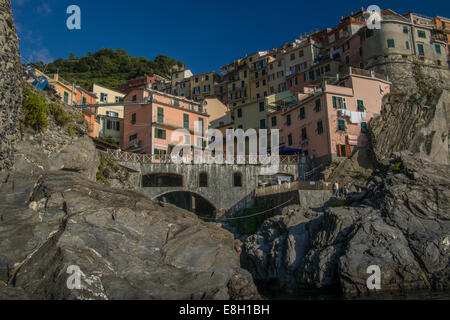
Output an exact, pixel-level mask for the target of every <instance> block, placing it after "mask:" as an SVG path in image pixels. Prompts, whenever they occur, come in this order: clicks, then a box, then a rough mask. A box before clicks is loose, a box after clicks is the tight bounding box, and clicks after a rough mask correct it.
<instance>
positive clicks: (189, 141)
mask: <svg viewBox="0 0 450 320" xmlns="http://www.w3.org/2000/svg"><path fill="white" fill-rule="evenodd" d="M184 144H191V136H188V135H185V136H184Z"/></svg>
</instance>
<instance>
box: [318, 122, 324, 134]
mask: <svg viewBox="0 0 450 320" xmlns="http://www.w3.org/2000/svg"><path fill="white" fill-rule="evenodd" d="M317 134H323V121H322V120H320V121H319V122H317Z"/></svg>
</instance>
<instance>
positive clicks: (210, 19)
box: [12, 0, 450, 73]
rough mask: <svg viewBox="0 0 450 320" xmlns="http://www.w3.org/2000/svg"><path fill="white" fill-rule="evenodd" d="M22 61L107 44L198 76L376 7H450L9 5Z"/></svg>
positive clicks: (20, 0)
mask: <svg viewBox="0 0 450 320" xmlns="http://www.w3.org/2000/svg"><path fill="white" fill-rule="evenodd" d="M12 3H13V12H14V18H15V22H16V26H17V29H18V33H19V37H20V38H21V42H20V47H21V53H22V57H23V58H24V60H25V61H39V60H42V61H45V62H49V61H53V60H54V59H57V58H67V57H68V56H69V54H70V52H74V53H75V55H76V56H84V55H86V54H87V52H88V51H92V52H94V51H96V50H98V49H100V48H103V47H107V48H109V47H112V48H123V49H125V50H127V51H128V53H129V54H131V55H132V56H145V57H147V58H149V59H153V58H154V57H155V56H156V55H158V54H163V55H167V56H169V57H172V58H173V59H175V60H181V61H183V62H184V63H185V64H186V66H187V68H190V69H191V70H192V71H193V72H194V73H202V72H207V71H212V70H215V71H219V68H220V67H221V66H223V65H225V64H227V63H229V62H231V61H233V60H234V59H238V58H240V57H243V56H245V55H247V54H251V53H253V52H256V51H262V50H266V49H270V48H274V47H277V46H280V45H282V44H283V43H285V42H287V41H292V40H294V39H295V38H297V37H298V36H299V35H300V34H301V33H308V32H311V31H314V30H319V29H323V28H325V27H333V26H336V25H337V24H338V23H339V19H340V17H341V16H346V15H348V14H349V13H350V12H351V11H354V12H356V11H358V10H359V9H360V8H361V7H364V8H367V7H368V6H369V5H371V4H376V5H378V6H379V7H381V8H382V9H386V8H391V9H393V10H394V11H396V12H398V13H407V12H409V11H413V12H418V13H422V14H425V15H428V16H436V15H439V16H447V17H448V16H450V3H449V2H447V3H445V1H441V0H429V1H418V0H409V1H404V0H401V1H378V0H371V1H354V0H341V1H326V0H321V1H291V0H278V1H266V0H240V1H235V0H223V1H218V0H208V1H206V0H183V1H178V0H171V1H167V0H166V1H156V0H128V1H122V0H120V1H116V0H69V1H67V0H12ZM72 4H76V5H78V6H79V7H80V8H81V15H82V17H81V20H82V21H81V23H82V26H81V27H82V29H81V30H72V31H71V30H68V29H67V27H66V20H67V18H68V16H69V15H68V14H67V13H66V9H67V7H68V6H69V5H72Z"/></svg>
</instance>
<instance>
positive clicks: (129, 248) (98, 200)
mask: <svg viewBox="0 0 450 320" xmlns="http://www.w3.org/2000/svg"><path fill="white" fill-rule="evenodd" d="M24 180H25V177H24V176H19V175H17V176H11V177H10V179H9V182H8V183H6V184H4V185H3V187H2V189H1V190H0V198H2V199H3V198H5V199H10V201H8V203H7V205H3V207H2V211H1V212H2V213H1V215H2V217H1V222H0V281H3V282H4V283H7V284H8V285H9V287H8V288H11V290H18V289H19V290H23V292H25V293H26V295H27V296H28V297H29V298H32V299H230V298H233V299H243V298H245V299H254V298H258V297H259V295H258V293H257V290H256V287H255V286H254V284H253V280H252V278H251V275H250V274H249V273H248V272H246V271H244V270H242V269H240V267H239V258H238V254H237V253H236V251H235V249H234V238H233V236H232V235H231V234H230V233H229V232H227V231H225V230H223V229H221V228H219V227H217V226H214V225H212V224H208V223H204V222H202V221H201V220H200V219H198V217H197V216H195V215H194V214H191V213H189V212H186V211H184V210H181V209H174V208H162V207H160V206H158V205H157V204H155V203H154V202H152V201H150V200H148V199H147V198H145V197H144V196H142V195H139V194H137V193H134V192H131V191H123V190H113V189H110V188H107V187H103V186H101V185H98V184H96V183H94V182H90V181H88V180H86V179H85V177H83V176H82V175H80V174H78V173H70V172H50V173H47V174H44V175H42V176H40V177H38V178H36V179H35V181H36V182H35V183H34V184H32V185H33V186H35V187H34V188H29V186H28V185H27V184H25V183H24ZM31 180H32V179H31ZM13 183H14V184H15V188H12V187H11V185H12V184H13ZM12 194H14V195H15V196H12ZM27 198H28V201H25V199H27ZM72 265H75V266H79V267H80V269H81V271H82V286H83V289H82V290H69V289H68V288H67V285H66V283H67V280H68V277H69V276H70V275H69V274H68V273H67V269H68V267H69V266H72ZM17 288H18V289H17ZM4 290H5V289H4ZM11 294H13V293H11Z"/></svg>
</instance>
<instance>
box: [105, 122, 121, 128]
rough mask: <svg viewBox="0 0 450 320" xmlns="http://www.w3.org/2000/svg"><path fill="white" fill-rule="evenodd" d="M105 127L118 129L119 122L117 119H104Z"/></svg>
mask: <svg viewBox="0 0 450 320" xmlns="http://www.w3.org/2000/svg"><path fill="white" fill-rule="evenodd" d="M106 129H107V130H114V131H120V122H119V121H111V120H106Z"/></svg>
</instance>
